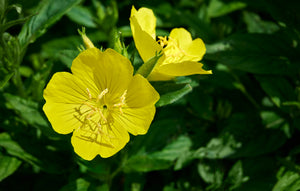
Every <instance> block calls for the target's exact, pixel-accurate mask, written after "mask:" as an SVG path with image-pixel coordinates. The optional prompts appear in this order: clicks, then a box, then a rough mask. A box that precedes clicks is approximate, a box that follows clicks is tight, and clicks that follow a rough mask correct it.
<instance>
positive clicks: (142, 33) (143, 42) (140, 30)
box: [130, 7, 163, 62]
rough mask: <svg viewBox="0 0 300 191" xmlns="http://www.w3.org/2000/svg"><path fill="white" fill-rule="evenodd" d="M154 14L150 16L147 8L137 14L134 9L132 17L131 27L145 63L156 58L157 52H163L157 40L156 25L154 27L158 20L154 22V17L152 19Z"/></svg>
mask: <svg viewBox="0 0 300 191" xmlns="http://www.w3.org/2000/svg"><path fill="white" fill-rule="evenodd" d="M151 12H152V11H151ZM152 14H153V13H152ZM152 14H150V13H149V11H148V9H146V8H141V9H140V10H139V11H137V12H136V10H135V9H134V7H133V9H132V16H131V17H130V27H131V31H132V35H133V39H134V43H135V46H136V48H137V50H138V52H139V54H140V56H141V58H142V59H143V61H144V62H147V61H148V60H149V59H150V58H152V57H153V56H155V53H156V52H157V53H158V52H160V51H161V50H162V47H161V46H160V45H159V44H158V43H157V42H156V40H155V25H153V23H155V22H156V20H155V21H153V17H154V15H153V17H152V16H151V15H152ZM154 18H155V17H154ZM143 19H145V20H143ZM147 19H148V20H147ZM146 22H150V24H149V25H147V23H146ZM151 23H152V24H151ZM153 26H154V29H153ZM153 31H154V32H153ZM161 59H163V58H161Z"/></svg>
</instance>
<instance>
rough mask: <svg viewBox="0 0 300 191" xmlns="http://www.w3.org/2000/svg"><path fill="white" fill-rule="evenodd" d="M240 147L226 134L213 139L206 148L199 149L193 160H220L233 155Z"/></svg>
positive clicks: (239, 144)
mask: <svg viewBox="0 0 300 191" xmlns="http://www.w3.org/2000/svg"><path fill="white" fill-rule="evenodd" d="M241 146H242V144H241V143H239V142H237V141H236V140H235V139H234V137H233V136H232V135H230V134H228V133H226V134H224V135H222V136H221V137H220V138H213V139H211V141H210V142H209V143H208V144H207V146H206V147H201V148H199V149H198V150H196V151H195V152H194V154H193V155H194V157H195V158H209V159H220V158H226V157H229V156H230V155H232V154H234V153H235V152H236V151H237V149H238V148H240V147H241Z"/></svg>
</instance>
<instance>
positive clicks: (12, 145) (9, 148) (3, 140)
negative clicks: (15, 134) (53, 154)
mask: <svg viewBox="0 0 300 191" xmlns="http://www.w3.org/2000/svg"><path fill="white" fill-rule="evenodd" d="M0 147H3V148H4V149H5V150H6V152H7V153H8V154H10V155H12V156H16V157H18V158H20V159H23V160H25V161H26V162H29V163H31V164H38V163H39V160H38V159H37V158H35V157H34V156H32V155H31V154H29V153H27V152H26V151H24V150H23V149H22V147H21V146H20V145H19V144H18V143H16V142H15V141H13V140H12V139H11V136H10V135H9V134H8V133H1V134H0Z"/></svg>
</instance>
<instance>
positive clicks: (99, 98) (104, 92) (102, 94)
mask: <svg viewBox="0 0 300 191" xmlns="http://www.w3.org/2000/svg"><path fill="white" fill-rule="evenodd" d="M107 92H108V89H107V88H106V89H105V90H103V91H102V92H101V93H100V94H99V95H98V97H97V101H96V103H98V102H99V101H100V100H101V99H102V97H103V96H104V95H105V94H107Z"/></svg>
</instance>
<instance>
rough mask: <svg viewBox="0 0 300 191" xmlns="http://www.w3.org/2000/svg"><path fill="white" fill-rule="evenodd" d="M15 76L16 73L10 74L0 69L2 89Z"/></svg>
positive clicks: (0, 85) (0, 87)
mask: <svg viewBox="0 0 300 191" xmlns="http://www.w3.org/2000/svg"><path fill="white" fill-rule="evenodd" d="M13 76H14V72H8V71H7V70H5V69H4V68H0V89H2V88H3V87H4V86H5V84H6V83H7V82H8V81H9V80H10V79H11V78H12V77H13Z"/></svg>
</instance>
